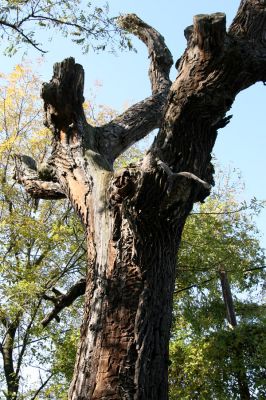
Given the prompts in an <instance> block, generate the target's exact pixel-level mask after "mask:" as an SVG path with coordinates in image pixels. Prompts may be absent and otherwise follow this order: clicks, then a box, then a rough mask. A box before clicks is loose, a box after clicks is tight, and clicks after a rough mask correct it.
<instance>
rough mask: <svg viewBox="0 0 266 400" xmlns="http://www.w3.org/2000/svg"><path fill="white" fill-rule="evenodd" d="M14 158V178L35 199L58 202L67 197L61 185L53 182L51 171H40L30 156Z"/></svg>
mask: <svg viewBox="0 0 266 400" xmlns="http://www.w3.org/2000/svg"><path fill="white" fill-rule="evenodd" d="M14 158H15V175H14V178H15V179H16V180H17V182H18V183H20V184H22V185H23V186H24V187H25V190H26V191H27V192H28V193H29V194H30V195H31V196H32V197H33V198H37V199H46V200H58V199H63V198H65V197H66V196H65V194H64V192H63V191H62V189H61V187H60V185H59V183H58V182H54V181H53V180H52V179H54V177H53V176H51V175H49V169H47V168H46V169H45V171H44V169H42V170H40V171H38V170H37V164H36V161H35V160H34V159H33V158H31V157H29V156H25V155H18V154H17V155H16V156H15V157H14ZM43 178H46V180H44V179H43Z"/></svg>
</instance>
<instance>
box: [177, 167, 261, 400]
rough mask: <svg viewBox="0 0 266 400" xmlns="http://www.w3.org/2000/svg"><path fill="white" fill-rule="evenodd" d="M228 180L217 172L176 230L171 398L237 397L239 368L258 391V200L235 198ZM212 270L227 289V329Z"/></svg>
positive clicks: (218, 284)
mask: <svg viewBox="0 0 266 400" xmlns="http://www.w3.org/2000/svg"><path fill="white" fill-rule="evenodd" d="M218 175H219V174H218ZM231 180H232V176H231V177H230V176H228V175H227V176H226V179H224V176H221V174H220V182H219V181H218V183H217V189H216V193H214V194H213V195H212V196H211V197H210V198H209V199H207V201H206V203H205V204H203V205H201V206H199V207H197V208H196V209H195V210H194V212H193V213H192V215H191V216H190V217H189V218H188V221H187V223H186V226H185V230H184V232H183V237H182V239H183V240H182V245H181V249H180V252H179V258H178V264H177V281H176V295H175V299H174V323H173V329H172V341H171V344H170V353H171V362H172V363H171V366H170V398H171V399H176V398H181V399H199V400H205V399H218V400H222V399H227V398H228V399H229V398H230V399H238V398H239V389H238V377H239V374H240V375H241V374H242V375H243V374H245V373H246V374H247V376H248V385H249V390H250V392H251V395H252V394H253V396H255V397H254V398H259V399H262V398H264V397H265V387H266V381H265V375H264V373H263V365H264V361H263V359H265V357H266V352H265V351H266V347H265V345H266V340H265V335H264V337H262V332H263V331H264V332H265V329H266V326H265V322H266V313H265V304H264V303H263V301H262V299H261V292H260V291H261V287H262V284H263V282H264V281H265V274H266V271H265V269H264V267H265V254H264V250H263V249H262V248H261V247H260V244H259V237H258V231H257V228H256V226H255V224H254V222H253V216H254V215H255V214H257V213H258V212H259V210H260V209H261V206H262V205H263V203H262V202H259V201H257V200H256V199H253V200H252V202H251V203H250V204H249V205H247V204H244V203H239V202H238V199H237V195H238V193H239V189H240V187H241V186H242V184H241V182H240V181H239V180H238V181H237V183H234V185H231V184H230V181H231ZM222 182H223V184H222ZM224 184H225V186H223V185H224ZM220 268H222V269H224V270H225V271H226V273H227V276H228V279H229V281H230V285H231V290H232V292H233V298H234V307H235V311H236V316H237V322H238V326H237V327H235V328H234V329H232V327H230V326H229V324H228V322H227V318H226V317H227V316H226V308H225V304H224V302H223V296H222V289H221V282H220V279H219V270H220Z"/></svg>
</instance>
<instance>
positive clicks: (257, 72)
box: [17, 0, 266, 400]
mask: <svg viewBox="0 0 266 400" xmlns="http://www.w3.org/2000/svg"><path fill="white" fill-rule="evenodd" d="M265 5H266V2H265V1H257V0H245V1H242V2H241V5H240V8H239V11H238V14H237V16H236V18H235V20H234V22H233V24H232V26H231V28H230V29H229V31H228V32H226V28H225V16H224V14H221V13H216V14H212V15H198V16H196V17H194V24H193V26H191V27H188V28H187V29H186V30H185V36H186V38H187V41H188V43H187V49H186V50H185V52H184V55H183V56H182V57H181V59H180V61H179V63H178V76H177V79H176V80H175V82H174V83H173V84H172V85H171V82H170V80H169V76H168V74H169V69H170V66H171V63H172V58H171V55H170V52H169V50H168V49H167V48H166V46H165V43H164V40H163V38H162V37H161V35H160V34H159V33H158V32H157V31H155V30H154V29H153V28H151V27H150V26H148V25H147V24H145V23H144V22H142V21H141V20H140V19H139V18H138V17H136V16H135V15H128V16H125V17H123V18H122V20H121V22H120V23H121V25H122V26H123V27H124V28H125V29H127V30H129V31H131V32H132V33H134V34H136V35H137V36H138V37H139V38H140V39H141V40H142V41H143V42H144V43H145V44H146V45H147V47H148V50H149V55H150V60H151V67H150V71H149V76H150V80H151V86H152V95H151V97H149V98H148V99H146V100H144V101H143V102H140V103H138V104H136V105H135V106H132V107H131V108H130V109H129V110H127V111H126V112H125V113H124V114H122V115H121V116H119V117H118V118H116V119H115V120H114V121H112V122H111V123H109V124H107V125H105V126H102V127H97V128H93V127H91V126H89V125H88V123H87V122H86V119H85V116H84V112H83V109H82V102H83V80H84V78H83V69H82V67H81V66H80V65H78V64H75V62H74V60H73V59H72V58H70V59H67V60H65V61H63V62H62V63H59V64H56V65H55V67H54V75H53V78H52V80H51V81H50V82H49V83H48V84H45V85H44V87H43V90H42V97H43V99H44V104H45V118H46V125H47V126H48V127H49V128H50V129H51V130H52V132H53V152H52V154H51V157H50V158H49V160H48V163H47V167H46V171H48V172H49V173H48V176H49V179H47V177H45V178H44V181H45V185H46V187H44V185H43V183H42V179H40V177H41V176H42V174H40V173H37V172H38V168H37V166H36V165H35V164H34V163H30V165H29V166H28V167H30V168H28V167H27V168H26V167H25V168H24V167H23V166H24V165H25V164H26V165H27V160H26V162H25V159H23V158H21V157H20V160H21V161H22V163H21V165H20V166H19V167H18V171H17V176H18V177H19V180H20V182H21V183H23V184H24V185H25V187H26V189H27V190H28V191H29V192H30V193H31V194H32V195H34V196H39V197H42V198H49V197H50V198H54V197H56V196H58V197H60V196H66V197H68V198H69V200H70V201H71V203H72V205H73V206H74V207H75V209H76V211H77V213H78V214H79V216H80V218H81V220H82V221H83V223H84V225H85V227H86V230H87V244H88V246H87V247H88V271H87V278H86V293H85V310H84V321H83V324H82V327H81V339H80V345H79V350H78V354H77V360H76V366H75V373H74V377H73V381H72V385H71V388H70V390H69V399H70V400H100V399H102V400H103V399H105V400H107V399H109V400H111V399H113V400H117V399H128V400H133V399H134V400H151V399H152V400H166V399H167V398H168V394H167V365H168V341H169V332H170V325H171V310H172V296H173V290H174V281H175V265H176V262H175V260H176V253H177V250H178V246H179V242H180V237H181V233H182V228H183V225H184V222H185V219H186V217H187V215H188V214H189V212H190V211H191V208H192V206H193V204H194V203H195V202H197V201H204V199H205V197H206V196H207V195H208V194H209V191H210V187H211V185H212V184H213V177H212V174H213V167H212V164H211V151H212V148H213V145H214V143H215V139H216V136H217V130H218V129H219V128H222V127H223V126H225V125H226V124H227V123H228V122H229V120H230V117H226V112H227V111H228V110H229V109H230V107H231V105H232V103H233V101H234V98H235V96H236V95H237V94H238V93H239V92H240V91H241V90H243V89H246V88H247V87H249V86H250V85H252V84H254V83H255V82H257V81H265V80H266V72H265V71H266V68H265V66H266V65H265V62H266V49H265V15H266V11H265V10H266V7H265ZM254 31H256V34H254ZM154 128H160V130H159V133H158V135H157V138H156V139H155V141H154V143H153V145H152V147H151V149H150V150H149V151H148V153H147V154H146V155H145V157H144V159H143V161H142V162H141V163H139V164H138V165H133V166H130V167H128V168H125V169H123V170H121V171H118V172H114V171H113V161H114V160H115V158H116V157H118V155H119V154H121V153H122V152H123V151H124V150H125V149H126V148H127V147H129V146H130V145H132V144H133V143H135V142H136V141H137V140H139V139H140V138H142V137H144V136H145V135H146V134H148V133H149V132H150V131H151V130H152V129H154ZM28 164H29V163H28ZM36 171H37V172H36ZM44 175H45V176H46V175H47V174H44Z"/></svg>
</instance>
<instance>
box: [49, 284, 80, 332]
mask: <svg viewBox="0 0 266 400" xmlns="http://www.w3.org/2000/svg"><path fill="white" fill-rule="evenodd" d="M85 289H86V279H85V278H82V279H80V280H79V281H78V282H77V283H75V285H73V286H72V287H71V288H70V289H69V291H68V292H67V293H66V294H61V293H56V291H55V290H53V292H54V293H56V296H48V295H46V294H45V295H43V298H44V299H45V300H49V301H52V302H53V303H54V308H53V309H52V311H51V312H50V313H49V314H48V315H47V316H46V317H45V318H44V319H43V320H42V325H43V326H44V327H45V326H47V325H48V324H49V322H51V321H52V320H53V319H56V320H57V321H58V322H59V321H60V319H59V317H58V314H59V313H60V312H61V311H62V310H63V309H64V308H66V307H69V306H70V305H71V304H72V303H73V302H74V301H75V300H76V299H77V298H78V297H80V296H82V295H83V294H84V293H85Z"/></svg>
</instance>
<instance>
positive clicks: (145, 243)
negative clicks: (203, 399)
mask: <svg viewBox="0 0 266 400" xmlns="http://www.w3.org/2000/svg"><path fill="white" fill-rule="evenodd" d="M98 204H99V205H100V207H101V204H100V203H98ZM139 211H140V210H139ZM134 214H135V215H134V218H133V215H132V214H131V215H130V213H129V210H123V209H122V207H117V206H116V207H114V208H112V209H110V210H107V212H106V211H105V212H103V214H102V215H101V217H100V216H99V214H98V217H97V218H96V220H97V226H96V227H95V230H94V235H95V236H94V240H93V243H92V238H91V236H90V235H88V236H89V237H88V242H89V246H88V247H89V251H90V253H91V248H92V247H93V248H94V249H95V250H94V253H93V254H94V260H93V262H91V264H90V267H89V268H90V271H89V282H88V288H87V292H86V298H85V317H84V322H83V325H82V329H81V343H80V348H79V352H78V359H77V363H76V368H75V374H74V377H75V378H74V380H73V382H72V385H71V389H70V392H69V398H70V399H94V400H96V399H143V400H144V399H154V400H155V399H158V400H159V399H160V400H161V399H166V398H167V393H168V379H167V368H168V362H169V359H168V342H169V335H170V326H171V311H172V298H173V290H174V282H175V268H176V251H177V246H178V243H179V240H180V233H181V230H182V225H183V219H181V221H180V229H179V230H178V229H177V230H176V229H173V227H172V226H171V224H170V223H167V221H166V220H165V218H164V217H163V216H162V217H160V216H157V218H154V216H153V213H152V214H151V215H139V216H138V215H137V214H138V213H137V212H136V210H135V212H134ZM133 221H134V224H133ZM98 233H99V236H98ZM95 238H96V239H95Z"/></svg>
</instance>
